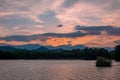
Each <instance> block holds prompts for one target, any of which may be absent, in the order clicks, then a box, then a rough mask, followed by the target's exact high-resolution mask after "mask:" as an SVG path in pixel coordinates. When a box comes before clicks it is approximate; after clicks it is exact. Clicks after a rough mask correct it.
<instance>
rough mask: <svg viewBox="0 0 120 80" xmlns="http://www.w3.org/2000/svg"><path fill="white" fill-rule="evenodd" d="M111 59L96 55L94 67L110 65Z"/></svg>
mask: <svg viewBox="0 0 120 80" xmlns="http://www.w3.org/2000/svg"><path fill="white" fill-rule="evenodd" d="M111 66H112V61H111V60H110V59H107V58H105V57H98V58H97V61H96V67H111Z"/></svg>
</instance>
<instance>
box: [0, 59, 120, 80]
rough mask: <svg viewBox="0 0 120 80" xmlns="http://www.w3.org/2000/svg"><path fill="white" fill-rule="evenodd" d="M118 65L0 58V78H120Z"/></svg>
mask: <svg viewBox="0 0 120 80" xmlns="http://www.w3.org/2000/svg"><path fill="white" fill-rule="evenodd" d="M119 65H120V63H114V64H113V66H112V67H111V68H96V67H95V61H82V60H1V61H0V80H120V66H119Z"/></svg>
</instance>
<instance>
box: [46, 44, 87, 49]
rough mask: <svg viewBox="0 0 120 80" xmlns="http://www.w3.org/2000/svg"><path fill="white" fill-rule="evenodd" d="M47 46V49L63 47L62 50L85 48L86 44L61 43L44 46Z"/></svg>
mask: <svg viewBox="0 0 120 80" xmlns="http://www.w3.org/2000/svg"><path fill="white" fill-rule="evenodd" d="M46 47H47V48H49V49H64V50H72V49H77V48H78V49H84V48H86V46H84V45H75V46H72V45H70V44H69V45H61V46H57V47H52V46H46Z"/></svg>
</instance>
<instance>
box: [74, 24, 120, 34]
mask: <svg viewBox="0 0 120 80" xmlns="http://www.w3.org/2000/svg"><path fill="white" fill-rule="evenodd" d="M75 29H76V30H78V31H81V30H82V31H84V32H86V33H85V34H86V35H99V34H101V33H106V34H107V35H120V28H119V27H113V26H79V25H78V26H76V27H75Z"/></svg>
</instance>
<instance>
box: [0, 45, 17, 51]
mask: <svg viewBox="0 0 120 80" xmlns="http://www.w3.org/2000/svg"><path fill="white" fill-rule="evenodd" d="M0 50H3V51H14V50H17V49H16V48H14V47H11V46H0Z"/></svg>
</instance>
